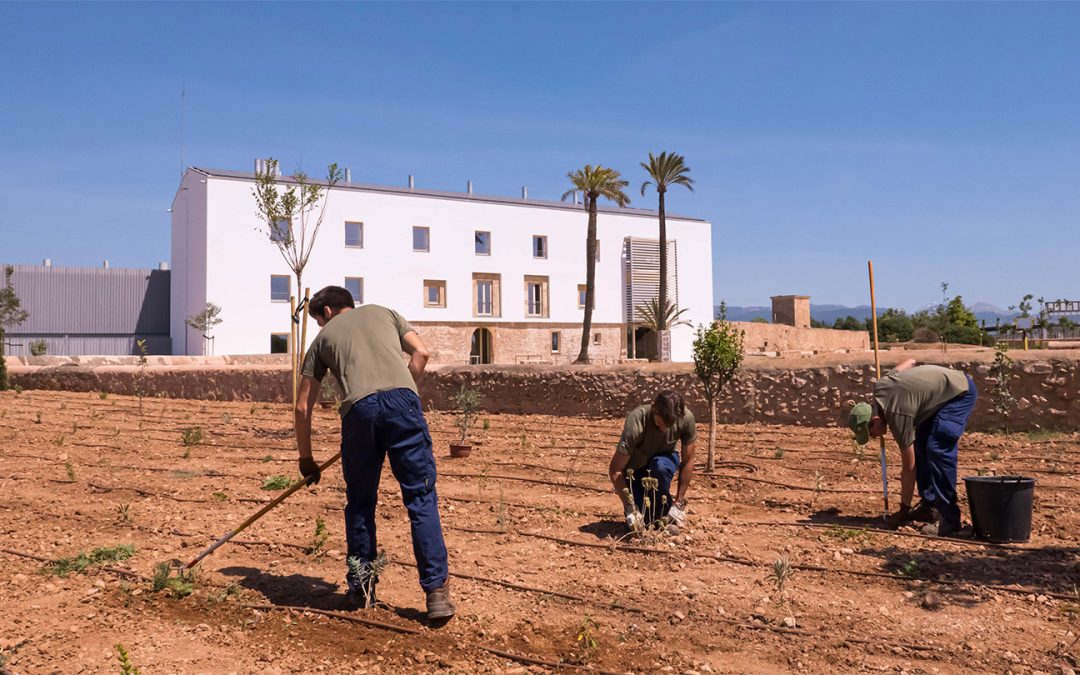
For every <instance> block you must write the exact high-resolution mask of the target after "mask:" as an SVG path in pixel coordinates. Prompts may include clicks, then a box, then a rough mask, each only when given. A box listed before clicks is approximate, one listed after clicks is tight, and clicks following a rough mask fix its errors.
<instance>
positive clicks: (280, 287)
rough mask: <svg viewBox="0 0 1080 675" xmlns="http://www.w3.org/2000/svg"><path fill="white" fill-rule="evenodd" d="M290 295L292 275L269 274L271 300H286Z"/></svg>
mask: <svg viewBox="0 0 1080 675" xmlns="http://www.w3.org/2000/svg"><path fill="white" fill-rule="evenodd" d="M290 295H292V277H290V276H286V275H284V274H271V275H270V300H271V301H272V302H288V301H289V296H290Z"/></svg>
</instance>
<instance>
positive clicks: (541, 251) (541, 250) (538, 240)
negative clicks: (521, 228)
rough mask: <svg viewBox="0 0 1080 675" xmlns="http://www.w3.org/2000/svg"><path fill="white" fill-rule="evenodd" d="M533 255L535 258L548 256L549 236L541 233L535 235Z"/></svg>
mask: <svg viewBox="0 0 1080 675" xmlns="http://www.w3.org/2000/svg"><path fill="white" fill-rule="evenodd" d="M532 251H533V257H534V258H546V257H547V237H545V236H543V235H539V234H534V235H533V247H532Z"/></svg>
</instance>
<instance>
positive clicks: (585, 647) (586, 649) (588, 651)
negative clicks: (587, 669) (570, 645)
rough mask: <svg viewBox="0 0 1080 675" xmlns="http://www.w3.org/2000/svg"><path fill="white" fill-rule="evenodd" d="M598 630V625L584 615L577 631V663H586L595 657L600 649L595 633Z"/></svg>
mask: <svg viewBox="0 0 1080 675" xmlns="http://www.w3.org/2000/svg"><path fill="white" fill-rule="evenodd" d="M599 628H600V626H599V624H597V623H596V621H595V620H594V619H593V618H592V617H591V616H589V615H588V614H586V615H585V618H584V619H582V621H581V624H580V625H578V629H577V637H576V642H577V659H576V660H577V661H578V662H579V663H588V662H589V661H591V660H592V659H593V657H595V656H596V653H597V652H598V651H599V649H600V642H599V640H597V639H596V631H597V630H598V629H599Z"/></svg>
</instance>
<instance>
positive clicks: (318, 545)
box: [307, 516, 330, 555]
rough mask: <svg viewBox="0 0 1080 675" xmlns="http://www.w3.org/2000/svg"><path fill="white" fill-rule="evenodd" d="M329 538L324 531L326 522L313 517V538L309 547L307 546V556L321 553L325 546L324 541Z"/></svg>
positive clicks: (321, 518) (320, 517) (320, 518)
mask: <svg viewBox="0 0 1080 675" xmlns="http://www.w3.org/2000/svg"><path fill="white" fill-rule="evenodd" d="M329 538H330V533H329V532H327V531H326V521H325V520H323V517H322V516H316V517H315V536H314V537H313V538H312V540H311V546H308V550H307V554H308V555H319V554H320V553H322V550H323V547H324V546H326V541H327V540H328V539H329Z"/></svg>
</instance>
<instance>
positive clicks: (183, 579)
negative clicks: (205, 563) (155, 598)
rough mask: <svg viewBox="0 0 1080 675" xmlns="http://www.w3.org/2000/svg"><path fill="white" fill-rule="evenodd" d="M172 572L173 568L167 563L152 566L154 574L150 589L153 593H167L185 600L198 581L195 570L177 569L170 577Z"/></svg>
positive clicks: (193, 590)
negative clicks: (174, 574)
mask: <svg viewBox="0 0 1080 675" xmlns="http://www.w3.org/2000/svg"><path fill="white" fill-rule="evenodd" d="M172 571H173V568H172V567H171V566H170V565H169V563H167V562H159V563H158V564H156V565H154V574H153V577H152V578H151V581H150V588H151V590H152V591H153V592H154V593H158V592H160V591H169V592H170V593H172V594H173V595H175V596H176V597H178V598H186V597H187V596H189V595H191V594H192V593H194V592H195V583H196V582H197V580H198V572H197V571H196V569H191V570H186V569H184V568H178V569H177V571H176V576H173V575H172Z"/></svg>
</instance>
